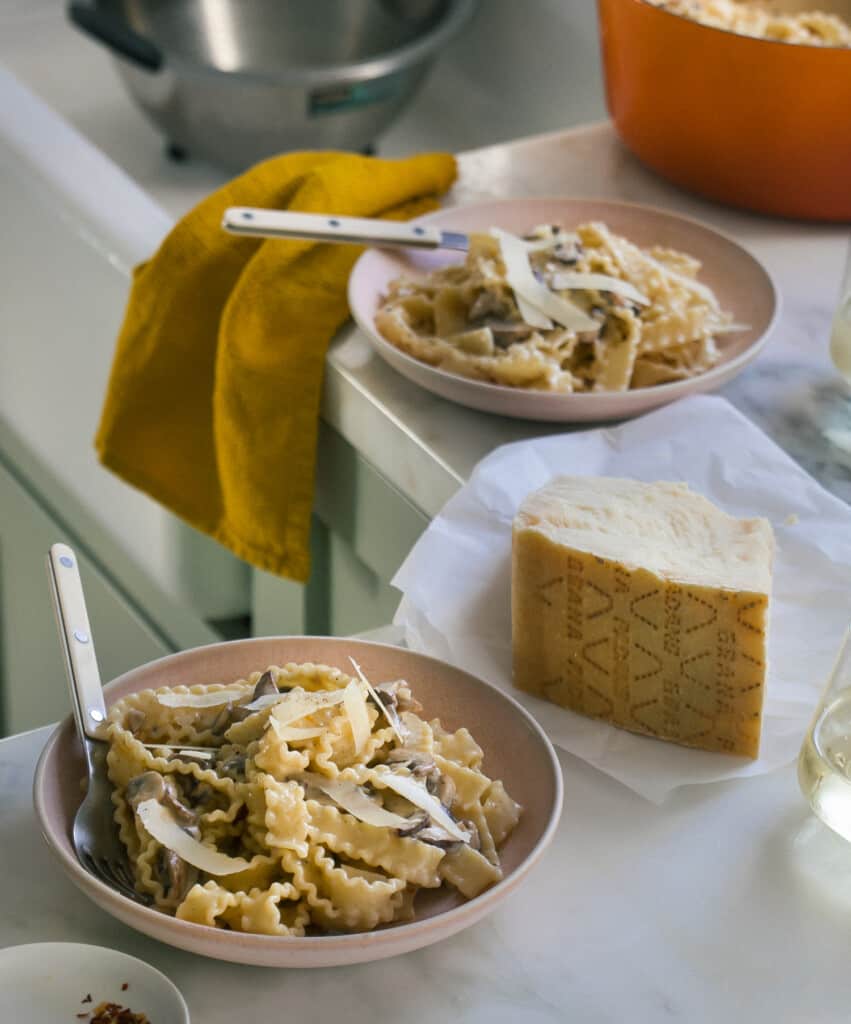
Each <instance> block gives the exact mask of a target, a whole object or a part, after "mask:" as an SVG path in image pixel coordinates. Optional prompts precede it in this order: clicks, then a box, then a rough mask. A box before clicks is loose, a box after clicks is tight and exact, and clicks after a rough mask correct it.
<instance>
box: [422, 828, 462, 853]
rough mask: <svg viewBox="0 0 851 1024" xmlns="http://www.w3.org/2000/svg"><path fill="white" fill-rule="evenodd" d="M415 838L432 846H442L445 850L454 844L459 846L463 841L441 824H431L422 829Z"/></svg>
mask: <svg viewBox="0 0 851 1024" xmlns="http://www.w3.org/2000/svg"><path fill="white" fill-rule="evenodd" d="M415 838H416V839H418V840H419V841H420V842H421V843H428V844H429V845H430V846H440V847H442V848H443V849H444V850H448V849H449V848H450V847H452V846H458V845H459V843H460V842H461V840H460V839H454V838H453V837H452V836H451V835H450V834H449V833H448V832H447V831H446V830H445V829H442V828H441V827H440V826H439V825H429V827H428V828H423V829H420V831H419V832H417V834H416V836H415Z"/></svg>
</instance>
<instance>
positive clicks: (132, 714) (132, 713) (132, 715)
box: [124, 708, 145, 736]
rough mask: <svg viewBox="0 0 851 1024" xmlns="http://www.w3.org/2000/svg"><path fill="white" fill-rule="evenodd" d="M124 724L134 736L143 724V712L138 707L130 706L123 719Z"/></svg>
mask: <svg viewBox="0 0 851 1024" xmlns="http://www.w3.org/2000/svg"><path fill="white" fill-rule="evenodd" d="M124 724H125V725H126V726H127V728H128V729H129V730H130V732H132V733H133V735H134V736H135V735H136V734H137V733H138V732H140V731H141V729H142V726H143V725H144V724H145V712H144V711H140V710H139V708H130V710H129V711H128V712H127V716H126V717H125V719H124Z"/></svg>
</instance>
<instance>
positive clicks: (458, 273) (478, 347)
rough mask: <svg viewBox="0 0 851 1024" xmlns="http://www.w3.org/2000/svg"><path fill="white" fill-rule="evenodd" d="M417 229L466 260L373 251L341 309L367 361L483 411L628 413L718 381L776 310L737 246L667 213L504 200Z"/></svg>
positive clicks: (739, 364)
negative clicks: (460, 245) (357, 332)
mask: <svg viewBox="0 0 851 1024" xmlns="http://www.w3.org/2000/svg"><path fill="white" fill-rule="evenodd" d="M420 221H421V223H423V224H428V225H430V226H432V227H438V228H441V229H442V230H445V231H452V232H461V233H464V234H467V235H468V236H469V239H470V245H469V250H468V252H467V253H466V255H465V254H464V253H459V252H451V251H448V250H439V251H421V250H416V249H410V250H381V249H371V250H369V251H368V252H366V253H364V255H363V256H361V258H360V259H359V260H358V262H357V264H356V265H355V267H354V270H353V271H352V274H351V277H350V279H349V306H350V308H351V311H352V316H353V317H354V319H355V321H356V322H357V324H358V325H359V326H360V327H361V328H362V330H363V331H364V332H365V334H366V335H367V337H368V338H369V340H370V342H371V343H372V345H373V347H374V348H375V351H376V352H377V354H378V355H379V356H380V357H381V358H382V359H384V360H385V361H386V362H388V363H389V364H390V365H391V366H392V367H393V368H394V369H396V370H397V371H398V372H399V373H401V374H403V375H404V376H405V377H407V378H408V379H410V380H412V381H414V382H415V383H416V384H419V385H420V386H421V387H424V388H426V389H427V390H429V391H432V392H433V393H435V394H438V395H440V396H441V397H443V398H447V399H449V400H450V401H454V402H458V403H460V404H462V405H467V406H469V407H471V408H473V409H480V410H482V411H484V412H491V413H497V414H500V415H504V416H512V417H519V418H524V419H537V420H549V421H557V422H580V421H601V420H613V419H623V418H625V417H627V416H632V415H635V414H637V413H641V412H646V411H648V410H650V409H653V408H655V407H657V406H660V405H663V404H665V403H667V402H671V401H674V400H675V399H677V398H681V397H683V396H684V395H687V394H692V393H695V392H701V391H709V390H713V389H715V388H718V387H720V386H721V385H723V384H724V383H726V382H727V381H729V380H730V379H731V378H732V377H734V376H735V375H736V374H738V373H740V372H741V370H742V369H744V367H745V366H746V365H747V364H748V363H749V362H750V361H751V360H753V359H755V358H756V356H757V355H758V353H759V352H760V350H761V348H762V347H763V345H764V344H765V343H766V341H767V340H768V337H769V335H770V333H771V330H772V328H773V326H774V324H775V322H776V319H777V315H778V307H779V299H778V295H777V291H776V288H775V286H774V284H773V282H772V280H771V277H770V275H769V273H768V272H767V270H766V269H765V268H764V267H763V266H762V265H761V264H760V263H759V262H758V261H757V260H756V259H755V258H754V257H753V256H752V255H751V254H750V253H749V252H747V250H745V249H744V248H742V247H741V246H740V245H738V244H737V243H736V242H734V241H733V240H732V239H730V238H727V237H725V236H724V235H722V234H720V233H718V232H717V231H715V230H714V229H712V228H710V227H709V226H707V225H705V224H701V223H699V222H698V221H695V220H691V219H689V218H686V217H681V216H679V215H677V214H673V213H669V212H667V211H664V210H658V209H654V208H652V207H647V206H639V205H636V204H632V203H620V202H611V201H608V200H598V199H570V198H557V197H556V198H531V199H502V200H493V201H491V202H483V203H476V204H471V205H469V206H461V207H448V208H446V209H443V210H440V211H439V212H437V213H433V214H429V215H428V216H426V217H423V218H420Z"/></svg>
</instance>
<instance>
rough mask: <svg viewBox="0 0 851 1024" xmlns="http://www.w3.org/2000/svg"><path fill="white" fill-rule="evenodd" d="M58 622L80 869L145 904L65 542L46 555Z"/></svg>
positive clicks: (85, 616)
mask: <svg viewBox="0 0 851 1024" xmlns="http://www.w3.org/2000/svg"><path fill="white" fill-rule="evenodd" d="M47 569H48V576H49V578H50V583H51V591H52V595H53V607H54V609H55V611H56V624H57V626H58V627H59V637H60V641H61V644H62V650H63V653H64V655H65V669H66V671H67V673H68V686H69V689H70V692H71V705H72V707H73V709H74V722H75V723H76V726H77V735H78V736H79V737H80V742H81V743H82V745H83V753H84V754H85V758H86V766H87V769H88V789H87V791H86V796H85V799H84V800H83V802H82V804H81V805H80V809H79V810H78V811H77V816H76V817H75V818H74V827H73V830H72V839H73V843H74V850H75V851H76V853H77V857H78V859H79V861H80V863H81V864H82V865H83V867H84V868H85V869H86V870H87V871H88V872H89V873H90V874H92V875H95V876H96V877H97V878H99V879H100V880H101V881H102V882H106V884H107V885H109V886H111V887H112V888H113V889H116V890H117V891H118V892H120V893H121V894H122V896H127V897H128V898H129V899H132V900H135V901H136V902H137V903H149V902H150V900H147V899H145V898H144V897H143V896H142V895H140V894H139V893H138V892H136V889H135V887H134V884H133V873H132V871H131V870H130V865H129V863H128V860H127V852H126V850H125V849H124V846H123V845H122V843H121V840H120V838H119V836H118V826H117V825H116V822H115V818H114V817H113V812H114V807H113V804H112V784H111V782H110V781H109V778H108V776H107V773H106V754H107V743H106V741H105V740H104V739H103V735H102V729H103V726H104V723H105V721H106V705H105V704H104V701H103V690H102V689H101V682H100V672H99V671H98V663H97V658H96V656H95V645H94V641H93V639H92V631H91V627H90V626H89V616H88V612H87V611H86V601H85V598H84V596H83V584H82V581H81V579H80V573H79V570H78V568H77V556H76V555H75V554H74V552H73V551H72V550H71V548H69V547H68V545H67V544H54V545H53V546H52V547H51V549H50V551H49V553H48V556H47Z"/></svg>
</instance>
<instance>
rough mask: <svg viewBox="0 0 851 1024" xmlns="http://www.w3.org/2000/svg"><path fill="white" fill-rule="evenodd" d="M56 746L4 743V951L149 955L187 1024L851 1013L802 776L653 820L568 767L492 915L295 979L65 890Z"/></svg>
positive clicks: (832, 1016)
mask: <svg viewBox="0 0 851 1024" xmlns="http://www.w3.org/2000/svg"><path fill="white" fill-rule="evenodd" d="M48 735H49V729H41V730H38V731H36V732H33V733H29V734H26V735H23V736H18V737H13V738H11V739H7V740H3V741H0V835H2V843H0V907H2V914H0V947H4V946H9V945H15V944H19V943H24V942H42V941H77V942H91V943H94V944H99V945H103V946H109V947H112V948H115V949H119V950H122V951H124V952H126V953H130V954H132V955H134V956H139V957H141V958H142V959H144V960H146V961H148V962H149V963H151V964H153V965H154V966H155V967H157V968H159V969H160V970H162V971H164V972H165V973H166V974H167V975H168V976H169V977H170V978H171V979H172V980H173V981H174V982H175V983H176V984H177V985H178V987H179V988H180V989H181V991H182V992H183V994H184V997H185V998H186V1000H187V1003H188V1005H189V1009H190V1013H191V1015H192V1020H193V1021H197V1022H203V1024H233V1022H234V1021H244V1022H246V1024H250V1022H253V1021H263V1020H277V1019H286V1020H287V1021H299V1020H310V1021H314V1020H315V1021H323V1022H324V1021H333V1020H345V1021H347V1022H348V1024H374V1022H375V1021H376V1020H383V1019H389V1020H392V1021H394V1022H395V1021H397V1020H398V1021H400V1022H404V1024H435V1022H436V1021H453V1022H465V1024H527V1022H528V1024H557V1022H561V1021H576V1022H580V1021H581V1022H582V1024H623V1022H624V1021H630V1022H633V1024H644V1022H647V1024H652V1022H656V1021H666V1020H683V1021H688V1022H689V1024H717V1022H718V1021H721V1020H731V1021H735V1020H748V1021H749V1022H751V1024H762V1022H765V1024H787V1022H788V1024H805V1022H806V1024H809V1022H813V1021H819V1022H833V1021H836V1022H837V1024H839V1022H841V1021H845V1020H847V1006H848V1001H849V997H851V981H849V976H848V971H847V934H848V914H849V911H851V886H849V884H848V881H847V879H848V878H849V877H851V847H849V846H848V844H846V843H844V842H843V841H842V840H840V839H838V837H836V836H835V835H834V834H833V833H831V832H829V831H828V830H827V829H825V828H824V827H823V826H822V825H820V823H819V822H818V821H816V820H815V819H814V818H813V817H812V816H811V815H810V814H809V810H808V807H807V805H806V803H805V802H804V800H803V798H802V797H801V795H800V794H799V792H798V790H797V786H796V783H795V775H794V768H793V767H792V766H788V767H787V768H784V769H782V770H780V771H777V772H774V773H772V774H769V775H765V776H761V777H759V778H756V779H751V780H747V781H745V782H742V781H738V782H733V783H722V784H718V785H712V786H701V787H689V788H688V789H685V790H682V791H680V792H679V793H677V794H676V795H675V796H674V797H672V798H671V799H670V800H669V801H668V802H667V803H666V804H664V805H662V806H661V807H657V806H654V805H651V804H648V803H647V802H645V801H643V800H641V799H640V798H638V797H636V796H635V795H634V794H633V793H631V792H630V791H629V790H627V789H626V788H625V787H623V786H620V785H618V784H617V783H616V782H613V781H612V780H611V779H609V778H607V777H606V776H604V775H602V774H601V773H599V772H596V771H594V770H593V769H592V768H590V767H589V766H588V765H586V764H584V763H582V762H580V761H578V760H576V759H575V758H572V757H571V756H570V755H567V754H561V755H560V756H561V761H562V766H563V768H564V771H565V777H566V780H567V785H566V788H565V810H564V815H563V818H562V822H561V824H560V827H559V830H558V833H557V835H556V838H555V840H554V843H553V845H552V847H551V848H550V849H549V851H548V852H547V853H546V854H545V855H544V858H543V859H542V861H541V863H540V865H539V866H538V867H537V869H536V870H535V871H534V872H532V873H531V874H530V876H529V878H528V880H527V881H526V882H525V884H524V885H523V886H522V887H521V888H520V889H519V890H518V891H517V892H516V893H515V894H514V895H512V896H511V897H510V898H509V899H508V900H507V901H506V902H505V904H503V905H502V907H501V908H500V909H499V910H497V911H496V912H495V913H494V914H492V915H491V916H490V917H488V918H486V919H485V920H483V921H482V922H480V923H479V924H478V925H475V926H474V927H472V928H470V929H468V930H467V931H464V932H461V933H460V934H458V935H455V936H453V937H452V938H450V939H448V940H446V941H445V942H442V943H439V944H437V945H435V946H431V947H429V948H426V949H423V950H419V951H417V952H414V953H409V954H406V955H405V956H402V957H398V958H396V959H393V960H387V961H381V962H378V963H374V964H363V965H358V966H354V967H346V968H329V969H326V970H317V971H287V970H270V969H263V968H252V967H246V966H240V965H234V964H228V963H224V962H219V961H214V960H205V959H203V958H201V957H197V956H195V955H193V954H189V953H184V952H182V951H180V950H175V949H172V948H170V947H168V946H164V945H161V944H159V943H157V942H154V941H153V940H151V939H148V938H146V937H144V936H142V935H139V934H137V933H136V932H134V931H132V930H130V929H129V928H127V927H125V926H124V925H122V924H120V923H119V922H117V921H115V920H113V919H112V918H111V917H109V916H108V915H106V914H105V913H104V912H102V911H101V910H99V909H98V908H97V907H95V906H94V905H93V904H91V903H89V902H88V900H87V899H86V898H85V897H84V896H83V895H82V894H81V893H80V892H78V891H77V890H76V889H75V888H74V887H73V886H72V885H71V883H70V882H68V881H66V879H65V877H64V875H62V874H61V872H60V870H59V868H58V867H57V866H56V864H55V863H54V861H53V859H52V856H51V855H50V853H49V851H48V850H47V848H46V846H45V845H44V843H43V840H42V838H41V836H40V835H39V832H38V828H37V825H36V821H35V816H34V813H33V810H32V807H31V803H30V800H31V796H30V789H31V780H32V774H33V770H34V767H35V763H36V760H37V757H38V754H39V753H40V751H41V748H42V746H43V745H44V742H45V740H46V739H47V736H48ZM155 1024H168V1022H155Z"/></svg>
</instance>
